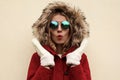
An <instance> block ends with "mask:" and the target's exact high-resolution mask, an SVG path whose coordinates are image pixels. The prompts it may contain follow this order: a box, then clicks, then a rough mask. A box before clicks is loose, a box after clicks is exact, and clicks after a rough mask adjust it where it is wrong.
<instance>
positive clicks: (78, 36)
mask: <svg viewBox="0 0 120 80" xmlns="http://www.w3.org/2000/svg"><path fill="white" fill-rule="evenodd" d="M59 12H62V13H64V14H65V15H66V16H67V17H68V20H69V22H70V24H71V26H72V29H71V33H70V34H71V40H72V41H71V42H72V43H71V45H78V46H80V44H81V41H82V40H83V39H84V38H86V37H88V36H89V29H88V24H87V22H86V21H85V19H86V18H85V16H84V15H83V12H81V11H80V10H79V9H75V8H72V7H70V6H69V5H68V4H65V3H63V2H58V1H57V2H54V3H49V5H48V6H46V7H45V9H43V12H42V15H41V16H40V18H39V19H38V20H37V21H36V22H35V23H34V24H33V26H32V28H33V34H34V36H35V37H36V38H38V40H39V41H40V43H41V44H47V43H48V40H49V39H50V37H49V32H48V27H49V23H50V20H51V18H52V16H51V15H53V14H55V13H59Z"/></svg>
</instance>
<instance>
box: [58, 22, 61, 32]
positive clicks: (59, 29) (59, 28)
mask: <svg viewBox="0 0 120 80" xmlns="http://www.w3.org/2000/svg"><path fill="white" fill-rule="evenodd" d="M57 32H62V27H61V25H60V24H59V25H58V29H57Z"/></svg>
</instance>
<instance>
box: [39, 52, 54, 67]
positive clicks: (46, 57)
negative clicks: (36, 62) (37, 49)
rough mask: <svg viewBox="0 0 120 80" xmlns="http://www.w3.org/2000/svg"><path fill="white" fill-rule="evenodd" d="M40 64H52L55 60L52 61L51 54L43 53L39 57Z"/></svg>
mask: <svg viewBox="0 0 120 80" xmlns="http://www.w3.org/2000/svg"><path fill="white" fill-rule="evenodd" d="M41 65H42V66H50V67H51V66H54V65H55V62H54V56H53V55H51V54H47V55H43V56H42V57H41Z"/></svg>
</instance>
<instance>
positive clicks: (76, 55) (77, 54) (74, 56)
mask: <svg viewBox="0 0 120 80" xmlns="http://www.w3.org/2000/svg"><path fill="white" fill-rule="evenodd" d="M86 43H87V38H85V39H83V41H82V42H81V45H80V47H78V48H77V49H76V50H75V51H73V52H71V53H69V54H68V55H66V58H67V61H66V64H67V65H79V64H80V60H81V56H82V53H83V52H82V51H83V49H84V48H85V46H86Z"/></svg>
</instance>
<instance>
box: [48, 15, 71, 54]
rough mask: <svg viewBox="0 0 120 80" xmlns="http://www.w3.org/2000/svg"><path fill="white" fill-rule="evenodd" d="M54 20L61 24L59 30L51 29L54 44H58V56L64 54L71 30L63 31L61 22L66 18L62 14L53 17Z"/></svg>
mask: <svg viewBox="0 0 120 80" xmlns="http://www.w3.org/2000/svg"><path fill="white" fill-rule="evenodd" d="M52 20H54V21H57V22H59V26H58V28H57V29H55V30H53V29H50V33H51V37H52V40H53V42H54V43H55V44H56V47H57V52H58V54H61V53H62V46H63V44H64V43H65V42H66V41H67V39H68V37H69V29H65V30H63V29H62V27H61V22H62V21H65V20H66V18H65V17H64V16H62V15H60V14H56V15H54V16H53V18H52Z"/></svg>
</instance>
